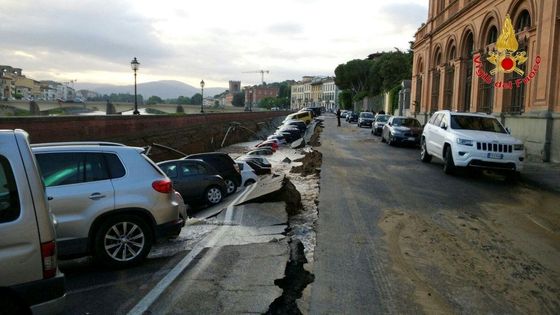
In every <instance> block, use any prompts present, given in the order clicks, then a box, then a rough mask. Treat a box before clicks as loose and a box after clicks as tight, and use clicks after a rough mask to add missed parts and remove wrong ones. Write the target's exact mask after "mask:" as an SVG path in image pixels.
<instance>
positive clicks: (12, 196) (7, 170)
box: [0, 155, 21, 223]
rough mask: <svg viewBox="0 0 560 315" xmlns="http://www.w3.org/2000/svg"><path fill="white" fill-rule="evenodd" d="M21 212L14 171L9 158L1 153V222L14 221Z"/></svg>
mask: <svg viewBox="0 0 560 315" xmlns="http://www.w3.org/2000/svg"><path fill="white" fill-rule="evenodd" d="M20 212H21V207H20V204H19V195H18V190H17V184H16V180H15V177H14V172H13V170H12V167H11V165H10V162H9V161H8V159H7V158H5V157H4V156H1V155H0V223H4V222H11V221H14V220H15V219H17V218H18V217H19V215H20Z"/></svg>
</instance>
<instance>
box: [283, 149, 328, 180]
mask: <svg viewBox="0 0 560 315" xmlns="http://www.w3.org/2000/svg"><path fill="white" fill-rule="evenodd" d="M295 162H301V163H302V165H299V166H294V167H292V170H291V171H290V173H300V174H301V175H302V176H307V175H312V174H319V172H320V171H321V163H322V162H323V154H322V153H321V152H319V151H311V152H308V153H306V154H305V156H304V157H303V158H301V159H297V160H295Z"/></svg>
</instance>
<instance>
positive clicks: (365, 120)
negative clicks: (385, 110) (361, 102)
mask: <svg viewBox="0 0 560 315" xmlns="http://www.w3.org/2000/svg"><path fill="white" fill-rule="evenodd" d="M373 119H374V116H373V113H372V112H361V113H360V115H359V116H358V127H360V128H361V127H362V126H367V127H370V128H371V125H372V123H373Z"/></svg>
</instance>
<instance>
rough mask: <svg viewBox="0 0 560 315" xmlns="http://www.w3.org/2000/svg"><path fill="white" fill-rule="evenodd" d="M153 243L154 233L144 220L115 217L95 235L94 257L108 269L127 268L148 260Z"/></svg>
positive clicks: (102, 225)
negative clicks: (145, 259)
mask: <svg viewBox="0 0 560 315" xmlns="http://www.w3.org/2000/svg"><path fill="white" fill-rule="evenodd" d="M152 242H153V236H152V231H151V229H150V227H149V226H148V224H147V223H146V222H145V221H144V220H143V219H142V218H140V217H138V216H135V215H118V216H113V217H110V218H109V219H107V220H106V221H105V222H103V224H101V227H100V228H99V230H98V231H97V233H96V235H95V252H94V256H95V258H96V259H97V260H99V261H100V262H101V263H102V264H103V265H106V266H108V267H116V268H122V267H127V266H130V265H134V264H137V263H139V262H140V261H142V260H143V259H144V258H146V256H147V255H148V253H149V252H150V249H151V248H152Z"/></svg>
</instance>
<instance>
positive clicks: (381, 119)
mask: <svg viewBox="0 0 560 315" xmlns="http://www.w3.org/2000/svg"><path fill="white" fill-rule="evenodd" d="M389 117H391V116H389V115H384V114H377V115H375V119H374V120H373V125H372V127H371V133H372V134H373V135H376V136H380V135H381V132H382V131H383V126H385V123H386V122H387V120H389Z"/></svg>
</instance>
